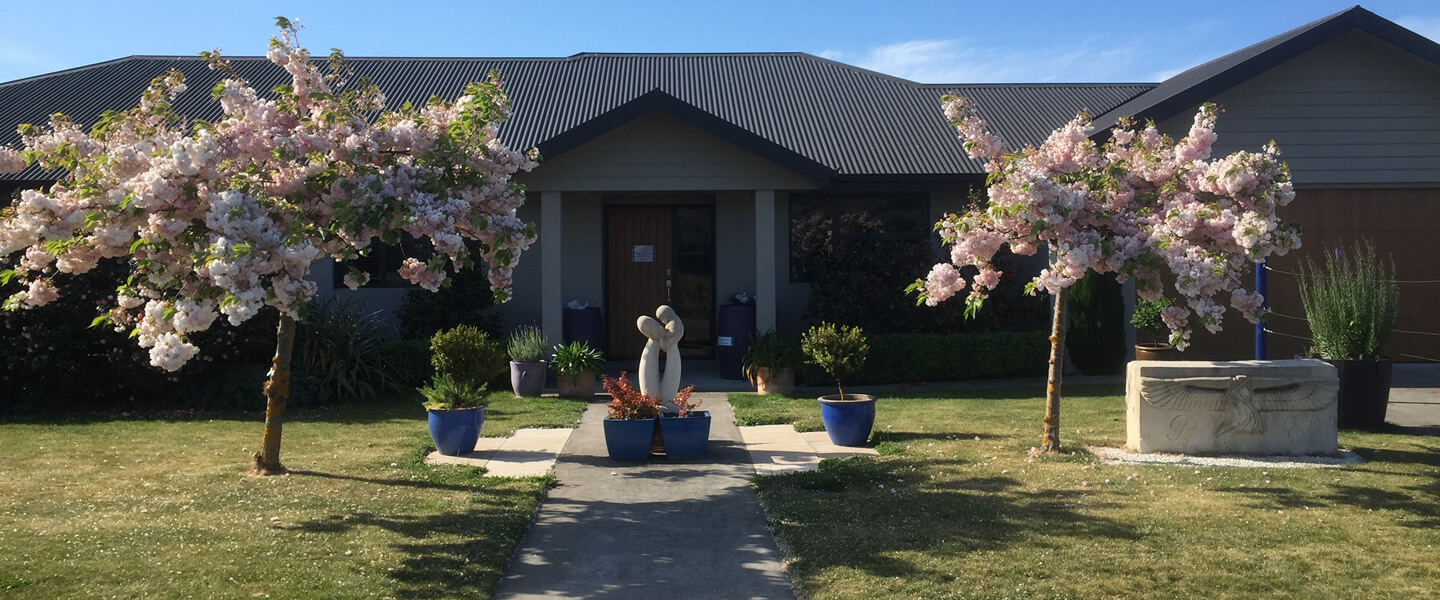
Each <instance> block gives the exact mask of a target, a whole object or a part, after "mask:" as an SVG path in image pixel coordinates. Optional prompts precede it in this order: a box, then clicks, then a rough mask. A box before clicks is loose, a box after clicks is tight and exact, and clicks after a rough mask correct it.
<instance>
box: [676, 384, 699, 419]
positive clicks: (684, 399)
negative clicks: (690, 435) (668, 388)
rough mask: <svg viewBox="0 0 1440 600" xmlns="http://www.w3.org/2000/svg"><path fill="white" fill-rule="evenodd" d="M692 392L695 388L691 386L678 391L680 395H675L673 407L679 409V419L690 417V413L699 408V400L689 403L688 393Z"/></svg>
mask: <svg viewBox="0 0 1440 600" xmlns="http://www.w3.org/2000/svg"><path fill="white" fill-rule="evenodd" d="M693 391H695V386H693V385H692V386H690V387H687V388H685V389H683V390H680V393H678V394H675V406H678V407H680V418H682V419H683V418H685V417H688V416H690V411H692V410H695V407H697V406H700V402H701V401H700V400H696V401H694V402H691V401H690V392H693Z"/></svg>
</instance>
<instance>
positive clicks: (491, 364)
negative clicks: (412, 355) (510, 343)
mask: <svg viewBox="0 0 1440 600" xmlns="http://www.w3.org/2000/svg"><path fill="white" fill-rule="evenodd" d="M430 366H431V367H433V368H434V370H435V373H437V374H446V375H449V376H451V377H453V378H455V379H456V380H457V381H461V382H466V383H472V384H476V385H479V384H489V383H490V382H492V381H494V380H495V379H496V378H498V377H500V376H501V375H502V374H503V373H504V372H505V353H504V352H501V351H500V345H499V344H498V343H496V341H495V340H492V339H490V334H489V333H487V332H486V331H485V330H483V329H480V328H479V327H476V326H474V325H457V326H455V327H452V328H450V329H446V330H443V331H439V332H436V333H435V335H433V336H430Z"/></svg>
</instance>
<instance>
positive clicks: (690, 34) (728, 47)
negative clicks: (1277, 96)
mask: <svg viewBox="0 0 1440 600" xmlns="http://www.w3.org/2000/svg"><path fill="white" fill-rule="evenodd" d="M1352 1H1353V0H1352ZM136 4H139V3H136ZM144 4H145V5H146V6H148V7H149V8H147V9H146V10H144V11H131V10H118V9H116V8H115V5H116V3H114V2H90V1H88V0H87V1H64V2H36V1H33V0H30V1H17V0H3V2H0V15H4V17H5V20H6V22H7V26H6V28H5V34H4V35H3V36H0V81H11V80H14V79H19V78H23V77H29V76H33V75H39V74H43V73H48V72H52V71H57V70H61V69H68V68H72V67H78V66H83V65H87V64H92V63H96V62H102V61H106V60H110V59H114V58H120V57H123V56H129V55H132V54H158V55H185V56H194V55H195V54H197V53H199V52H200V51H201V50H208V49H211V48H216V47H218V48H220V49H222V51H223V52H224V53H225V54H227V55H232V56H246V55H258V54H263V53H264V50H265V43H266V40H268V39H269V37H270V36H271V35H272V34H273V33H274V29H273V17H274V16H276V15H281V14H283V15H286V16H288V17H291V18H295V19H298V20H299V21H300V22H301V23H302V24H303V25H304V26H305V31H304V32H302V34H301V41H302V43H304V44H305V45H306V46H307V47H309V48H311V49H312V50H313V51H314V53H315V54H324V53H325V51H328V49H329V48H332V47H338V48H341V49H343V50H344V51H345V53H346V54H348V55H350V56H488V57H509V56H569V55H571V54H575V53H577V52H777V51H787V52H788V51H800V52H809V53H812V54H818V55H821V56H825V57H827V58H832V59H835V60H839V61H842V62H846V63H849V64H854V65H858V66H862V67H867V68H870V69H874V70H877V71H880V72H883V73H888V74H891V75H896V76H899V77H905V78H907V79H914V80H916V81H922V82H928V83H964V82H1048V81H1061V82H1064V81H1100V82H1128V81H1144V82H1148V81H1158V80H1161V79H1164V78H1165V77H1168V76H1170V75H1172V74H1174V73H1177V72H1179V71H1182V70H1184V69H1187V68H1189V67H1192V66H1194V65H1197V64H1200V63H1202V62H1205V61H1207V60H1210V59H1213V58H1216V57H1218V56H1220V55H1222V54H1225V53H1227V52H1230V51H1233V50H1237V49H1239V48H1242V47H1244V46H1247V45H1249V44H1252V43H1255V42H1258V41H1260V40H1262V39H1265V38H1267V37H1270V36H1272V35H1275V34H1278V33H1282V32H1284V31H1286V30H1289V29H1292V28H1294V27H1298V26H1300V25H1303V24H1305V23H1308V22H1310V21H1313V20H1315V19H1319V18H1321V17H1324V16H1326V15H1329V14H1332V13H1335V12H1338V11H1341V10H1344V9H1346V8H1349V7H1350V6H1352V3H1351V1H1346V0H1304V1H1298V0H1285V1H1282V0H1246V1H1231V0H1216V1H1212V2H1175V1H1156V2H1138V1H1133V2H1099V3H1094V2H1088V3H1080V2H1074V1H1048V2H1046V1H1020V0H1017V1H1010V2H996V1H994V0H990V1H983V2H980V1H966V0H949V1H947V2H938V1H905V0H894V1H890V2H875V1H867V2H851V1H843V2H839V1H837V2H809V1H786V0H771V1H751V0H729V1H720V2H690V1H683V0H668V1H653V2H652V1H644V2H606V1H600V0H593V1H588V2H578V1H577V2H552V1H543V0H531V1H528V2H503V3H502V2H461V1H446V2H440V1H434V2H432V1H426V0H412V1H408V2H394V1H386V2H372V1H369V0H357V1H351V2H326V3H318V2H315V3H312V2H296V1H290V2H270V1H247V2H208V1H196V0H187V1H185V2H168V1H165V2H146V3H144ZM336 6H345V7H346V8H345V9H343V10H340V9H337V8H335V7H336ZM393 6H403V7H404V9H405V10H404V11H402V12H398V13H397V12H395V10H394V9H393V8H389V7H393ZM1363 6H1365V8H1367V9H1369V10H1371V11H1373V12H1375V13H1377V14H1379V15H1380V16H1382V17H1385V18H1387V19H1390V20H1392V21H1396V22H1398V23H1400V24H1401V25H1404V26H1406V27H1409V28H1411V29H1413V30H1415V31H1418V32H1420V33H1422V34H1424V35H1426V36H1428V37H1430V38H1431V39H1437V40H1440V2H1436V1H1435V0H1424V1H1421V0H1372V1H1371V2H1369V3H1366V4H1364V5H1363ZM61 7H63V12H61V10H62V9H61ZM1082 9H1083V10H1082ZM17 24H28V25H17ZM1157 24H1163V26H1159V25H1157Z"/></svg>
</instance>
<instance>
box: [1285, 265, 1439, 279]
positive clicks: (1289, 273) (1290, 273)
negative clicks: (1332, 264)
mask: <svg viewBox="0 0 1440 600" xmlns="http://www.w3.org/2000/svg"><path fill="white" fill-rule="evenodd" d="M1260 266H1262V267H1265V270H1266V271H1270V272H1271V273H1279V274H1281V275H1290V276H1292V277H1304V276H1305V275H1303V274H1300V273H1296V272H1294V271H1285V270H1282V269H1277V268H1275V267H1272V266H1270V265H1260ZM1317 277H1324V276H1323V275H1317ZM1395 283H1440V279H1396V280H1395Z"/></svg>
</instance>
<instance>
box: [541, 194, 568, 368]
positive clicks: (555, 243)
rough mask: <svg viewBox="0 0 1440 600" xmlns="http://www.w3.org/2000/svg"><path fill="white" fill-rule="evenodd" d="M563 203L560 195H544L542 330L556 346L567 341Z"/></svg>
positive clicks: (542, 207)
mask: <svg viewBox="0 0 1440 600" xmlns="http://www.w3.org/2000/svg"><path fill="white" fill-rule="evenodd" d="M562 200H563V198H562V197H561V193H560V192H540V328H541V329H542V330H544V331H545V337H547V338H550V343H552V344H558V343H560V342H562V341H564V339H563V334H564V330H563V329H562V325H561V323H562V320H563V319H564V318H565V300H564V295H563V294H564V292H563V291H562V290H561V289H560V286H561V283H562V282H563V281H564V278H563V272H562V271H563V265H564V261H563V257H564V248H562V246H561V242H562V240H564V238H565V236H564V233H563V232H564V227H563V225H564V223H563V222H562V221H563V218H564V214H563V211H562V210H561V206H562V203H561V201H562Z"/></svg>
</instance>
